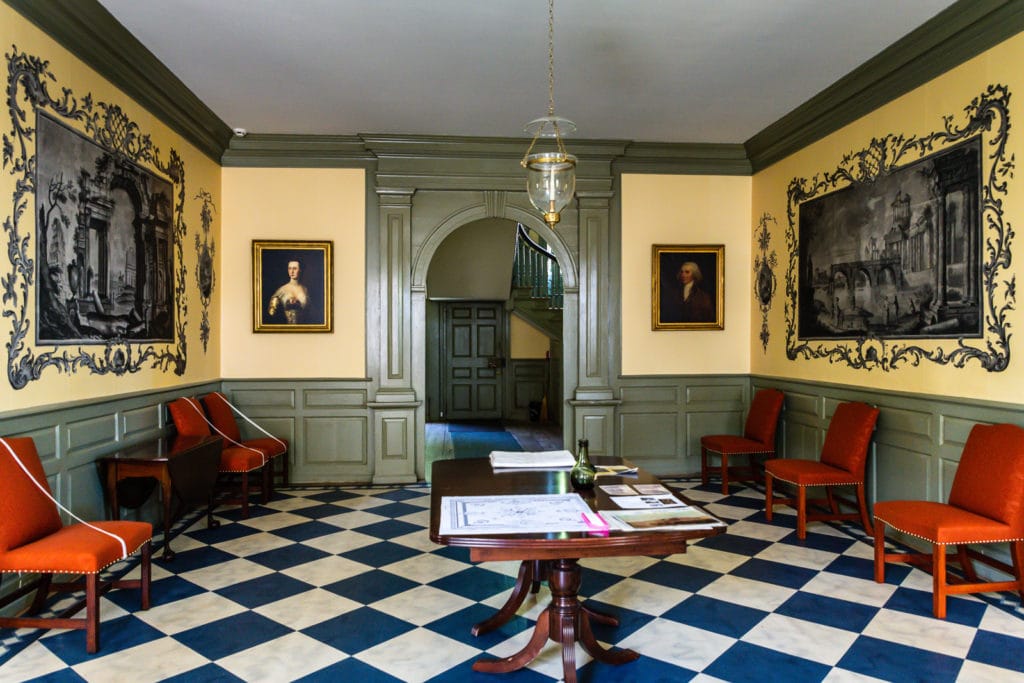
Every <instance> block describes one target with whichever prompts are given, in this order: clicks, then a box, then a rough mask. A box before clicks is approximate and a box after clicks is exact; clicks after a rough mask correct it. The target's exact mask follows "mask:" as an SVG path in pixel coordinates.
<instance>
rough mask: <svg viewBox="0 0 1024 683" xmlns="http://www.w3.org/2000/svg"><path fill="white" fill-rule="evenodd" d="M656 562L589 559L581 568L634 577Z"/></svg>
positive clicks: (583, 561)
mask: <svg viewBox="0 0 1024 683" xmlns="http://www.w3.org/2000/svg"><path fill="white" fill-rule="evenodd" d="M656 562H657V560H655V559H654V558H651V557H588V558H585V559H583V560H580V566H581V567H584V568H585V569H584V571H585V570H586V568H591V569H596V570H598V571H602V572H608V573H609V574H615V575H617V576H633V574H636V573H637V572H640V571H643V570H644V569H647V568H648V567H650V566H651V565H652V564H655V563H656ZM517 571H518V568H517ZM513 576H515V574H513Z"/></svg>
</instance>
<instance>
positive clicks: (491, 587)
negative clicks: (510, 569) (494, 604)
mask: <svg viewBox="0 0 1024 683" xmlns="http://www.w3.org/2000/svg"><path fill="white" fill-rule="evenodd" d="M515 583H516V580H515V577H511V576H505V575H504V574H499V573H498V572H492V571H489V570H487V569H481V568H480V567H470V568H468V569H463V570H462V571H461V572H457V573H455V574H450V575H448V576H446V577H444V578H442V579H437V580H436V581H431V582H430V583H429V584H428V585H429V586H432V587H434V588H440V589H441V590H445V591H448V592H449V593H456V594H458V595H462V596H465V597H467V598H469V599H470V600H477V601H479V600H486V599H487V598H489V597H491V596H492V595H498V594H499V593H505V592H507V591H509V590H511V589H512V587H513V586H514V585H515Z"/></svg>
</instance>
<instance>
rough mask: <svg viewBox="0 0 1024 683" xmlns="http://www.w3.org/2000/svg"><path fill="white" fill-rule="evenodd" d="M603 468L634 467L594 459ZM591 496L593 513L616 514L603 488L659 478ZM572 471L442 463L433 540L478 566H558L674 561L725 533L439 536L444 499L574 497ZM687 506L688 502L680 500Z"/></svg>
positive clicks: (644, 476)
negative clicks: (697, 542)
mask: <svg viewBox="0 0 1024 683" xmlns="http://www.w3.org/2000/svg"><path fill="white" fill-rule="evenodd" d="M592 460H593V461H594V463H595V464H597V465H619V464H627V465H631V464H632V463H629V462H628V461H624V460H622V459H620V458H606V457H597V458H592ZM597 482H598V484H597V486H595V487H594V489H593V490H591V491H578V492H577V493H579V494H580V496H581V497H582V498H583V500H584V501H586V502H587V504H588V505H590V507H591V509H593V510H614V509H617V507H618V506H616V505H615V503H613V502H612V501H611V499H610V498H609V496H608V495H607V494H606V493H605V492H604V491H602V490H601V489H600V486H601V485H602V484H657V483H660V481H659V480H658V478H657V477H655V476H654V475H652V474H650V473H649V472H645V471H644V470H642V469H640V470H638V473H637V475H636V476H623V477H618V476H601V477H598V480H597ZM573 491H574V489H573V487H572V484H571V483H570V482H569V472H568V470H546V471H502V472H498V473H495V472H494V470H493V469H492V468H491V463H490V460H488V459H487V458H469V459H462V460H441V461H437V462H434V463H433V470H432V472H431V495H430V540H432V541H434V542H435V543H438V544H441V545H449V546H458V547H466V548H469V549H470V559H472V560H473V561H474V562H482V561H490V560H554V559H560V558H567V557H572V558H581V557H613V556H622V555H671V554H674V553H681V552H685V551H686V543H687V541H690V540H693V539H696V538H704V537H706V536H714V535H717V534H720V533H723V532H724V531H725V527H724V526H721V527H716V528H713V529H682V530H658V531H614V530H613V531H609V532H608V533H607V534H603V533H602V534H601V535H597V534H591V533H584V532H561V533H532V534H530V533H516V534H488V535H479V536H471V535H450V536H442V535H441V534H440V533H439V527H440V521H441V514H440V513H441V498H442V497H443V496H488V495H529V494H538V493H572V492H573ZM676 495H677V497H679V498H680V499H681V500H683V502H687V503H689V502H690V501H687V500H686V499H685V498H684V497H683V496H680V495H679V494H678V493H677V494H676Z"/></svg>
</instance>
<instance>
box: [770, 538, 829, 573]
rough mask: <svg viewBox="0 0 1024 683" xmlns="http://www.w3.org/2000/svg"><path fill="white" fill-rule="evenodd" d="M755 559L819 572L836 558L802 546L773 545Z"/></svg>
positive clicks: (827, 553) (826, 552)
mask: <svg viewBox="0 0 1024 683" xmlns="http://www.w3.org/2000/svg"><path fill="white" fill-rule="evenodd" d="M755 557H756V558H757V559H759V560H768V561H770V562H780V563H782V564H790V565H794V566H796V567H804V568H806V569H816V570H819V571H820V570H822V569H824V568H825V567H827V566H828V565H830V564H831V563H832V562H835V560H836V557H838V556H837V555H836V554H835V553H832V552H828V551H827V550H816V549H814V548H808V547H807V546H802V545H784V544H781V543H774V544H772V545H770V546H768V547H767V548H765V549H764V550H762V551H761V552H759V553H758V554H757V555H755Z"/></svg>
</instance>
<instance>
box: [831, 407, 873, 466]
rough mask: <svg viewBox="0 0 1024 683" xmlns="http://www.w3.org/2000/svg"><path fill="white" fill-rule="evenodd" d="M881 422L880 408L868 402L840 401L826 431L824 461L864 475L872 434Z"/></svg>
mask: <svg viewBox="0 0 1024 683" xmlns="http://www.w3.org/2000/svg"><path fill="white" fill-rule="evenodd" d="M877 421H878V408H875V407H874V406H869V405H868V404H867V403H840V404H839V405H838V406H836V412H834V413H832V420H831V421H830V422H829V424H828V433H826V434H825V445H824V446H822V448H821V462H823V463H825V464H826V465H831V466H832V467H838V468H839V469H842V470H846V471H847V472H852V473H853V474H856V475H857V476H864V464H865V463H866V462H867V459H868V446H869V445H870V444H871V434H872V433H873V432H874V431H875V422H877Z"/></svg>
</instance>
